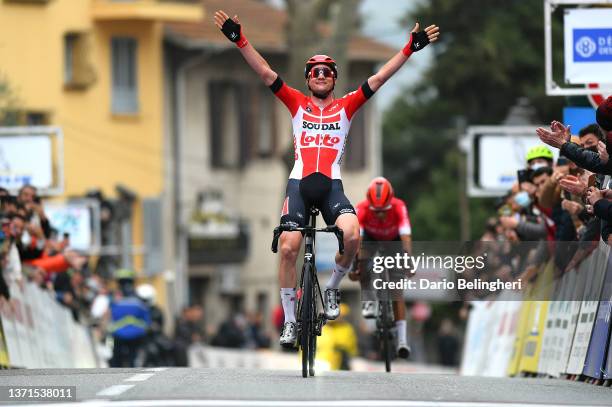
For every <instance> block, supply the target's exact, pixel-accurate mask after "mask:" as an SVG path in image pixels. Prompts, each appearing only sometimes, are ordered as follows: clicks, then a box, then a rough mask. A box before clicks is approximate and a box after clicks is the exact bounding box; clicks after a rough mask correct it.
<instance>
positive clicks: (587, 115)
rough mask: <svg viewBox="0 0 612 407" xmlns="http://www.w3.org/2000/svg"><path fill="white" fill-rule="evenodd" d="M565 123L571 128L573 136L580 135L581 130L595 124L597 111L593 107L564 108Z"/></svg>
mask: <svg viewBox="0 0 612 407" xmlns="http://www.w3.org/2000/svg"><path fill="white" fill-rule="evenodd" d="M563 123H564V124H565V125H566V126H571V131H572V134H578V132H579V131H580V129H582V128H583V127H586V126H588V125H590V124H595V123H597V121H596V120H595V109H593V108H592V107H564V108H563Z"/></svg>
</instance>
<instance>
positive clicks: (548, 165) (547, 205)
mask: <svg viewBox="0 0 612 407" xmlns="http://www.w3.org/2000/svg"><path fill="white" fill-rule="evenodd" d="M596 121H597V122H596V123H593V124H590V125H588V126H586V127H584V128H582V129H579V131H578V134H577V135H575V136H574V135H572V131H571V129H570V128H569V126H566V125H564V124H563V123H561V122H559V121H553V122H552V123H551V125H550V128H542V127H540V128H538V129H537V130H536V133H537V135H538V137H539V138H540V140H541V141H542V142H543V143H544V144H542V145H538V146H535V147H533V148H531V149H530V150H529V151H528V152H527V156H526V157H525V167H524V168H521V169H518V171H517V178H518V181H517V182H516V183H515V184H514V185H513V186H512V188H511V190H510V191H508V192H507V194H506V195H504V196H503V197H501V198H499V199H498V201H497V204H496V209H497V216H495V217H491V218H489V219H488V221H487V224H486V227H485V232H484V234H483V236H482V237H481V241H480V243H478V248H477V249H476V250H478V251H480V252H484V251H486V252H487V253H488V254H490V256H489V258H488V266H490V267H488V268H487V273H486V276H485V277H484V278H488V279H501V280H503V281H517V280H519V279H521V281H523V282H524V283H526V282H529V281H533V280H534V279H535V278H536V277H537V275H538V272H539V270H541V266H542V265H544V264H547V263H548V262H549V261H550V260H552V261H553V264H554V275H555V277H556V278H559V277H561V276H562V275H563V274H564V273H566V272H569V271H570V270H573V269H576V268H577V267H578V266H579V265H580V264H581V263H582V262H583V261H584V260H585V259H587V258H588V257H589V255H590V254H591V253H593V252H594V251H595V250H596V249H597V248H598V247H599V242H600V241H601V240H603V241H604V242H606V243H607V244H608V245H610V244H612V190H611V187H612V182H611V179H612V177H611V176H612V160H610V156H612V97H609V98H608V99H607V100H605V101H604V103H602V104H601V105H600V106H599V108H598V109H597V113H596ZM553 149H557V150H559V154H558V158H557V160H556V161H555V160H554V154H553ZM491 254H492V255H491ZM466 276H467V277H468V278H469V277H476V276H477V274H476V273H473V271H470V272H468V273H466ZM478 277H481V276H478ZM472 294H473V295H474V296H476V297H479V296H486V295H488V294H490V293H486V292H481V293H472ZM467 299H469V298H467Z"/></svg>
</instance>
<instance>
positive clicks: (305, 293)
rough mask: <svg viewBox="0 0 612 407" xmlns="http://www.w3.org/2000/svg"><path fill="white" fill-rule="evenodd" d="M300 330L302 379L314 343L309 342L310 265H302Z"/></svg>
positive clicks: (310, 313)
mask: <svg viewBox="0 0 612 407" xmlns="http://www.w3.org/2000/svg"><path fill="white" fill-rule="evenodd" d="M302 276H303V277H302V278H303V281H302V309H301V312H302V315H301V317H302V329H301V332H300V348H301V349H302V377H308V362H309V361H310V355H311V353H314V350H313V349H312V347H313V345H314V343H313V342H312V341H311V336H312V333H313V331H314V329H313V324H314V320H313V319H312V314H313V305H312V302H313V301H312V299H313V297H312V270H311V265H310V264H308V263H307V264H305V265H304V271H303V273H302Z"/></svg>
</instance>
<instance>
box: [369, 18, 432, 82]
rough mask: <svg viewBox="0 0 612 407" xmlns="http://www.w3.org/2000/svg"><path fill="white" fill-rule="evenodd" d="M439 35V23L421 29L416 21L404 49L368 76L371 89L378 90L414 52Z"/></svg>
mask: <svg viewBox="0 0 612 407" xmlns="http://www.w3.org/2000/svg"><path fill="white" fill-rule="evenodd" d="M439 35H440V29H439V28H438V26H437V25H430V26H429V27H427V28H426V29H425V30H423V31H419V23H416V24H415V26H414V28H413V29H412V32H411V33H410V39H409V40H408V43H407V44H406V46H405V47H404V49H402V50H401V51H399V52H398V53H397V54H395V55H394V56H393V57H392V58H391V59H390V60H389V61H388V62H387V63H386V64H385V65H383V67H382V68H380V70H379V71H378V72H377V73H375V74H374V75H372V76H370V77H369V78H368V85H369V86H370V89H372V91H373V92H376V91H377V90H378V89H379V88H380V87H381V86H382V85H383V84H384V83H385V82H387V80H389V78H391V77H392V76H393V74H395V72H397V71H398V70H399V69H400V68H401V67H402V65H404V63H405V62H406V61H407V60H408V58H410V55H412V53H413V52H416V51H420V50H422V49H423V48H425V46H427V44H429V43H430V42H435V41H437V40H438V36H439Z"/></svg>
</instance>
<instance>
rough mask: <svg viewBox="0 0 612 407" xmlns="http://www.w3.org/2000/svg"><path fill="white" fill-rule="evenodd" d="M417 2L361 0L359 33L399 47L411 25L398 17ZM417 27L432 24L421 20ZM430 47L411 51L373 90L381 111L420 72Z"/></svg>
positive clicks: (426, 63)
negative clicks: (382, 83)
mask: <svg viewBox="0 0 612 407" xmlns="http://www.w3.org/2000/svg"><path fill="white" fill-rule="evenodd" d="M418 3H419V2H418V1H417V0H401V1H396V0H362V3H361V7H360V10H359V12H360V14H361V16H362V21H363V26H362V32H363V33H364V34H365V35H367V36H368V37H371V38H374V39H376V40H378V41H380V42H383V43H385V44H387V45H389V46H391V47H393V48H397V49H398V50H400V49H401V48H403V47H404V45H405V44H406V41H407V40H408V33H409V32H410V31H411V30H412V27H414V22H411V23H410V24H408V25H409V26H401V25H400V21H399V20H400V19H401V18H402V17H403V16H405V15H406V13H407V12H408V11H410V10H411V9H413V8H414V6H415V5H417V4H418ZM420 23H421V29H423V28H425V26H426V25H429V24H432V23H435V22H430V21H421V22H420ZM431 61H432V53H431V48H430V47H427V48H425V49H424V50H423V51H420V52H418V53H416V54H413V55H412V56H411V57H410V59H409V60H408V62H407V63H406V64H405V65H404V66H403V67H402V68H401V69H400V70H399V71H398V72H397V73H396V74H395V75H394V76H393V77H392V78H391V79H390V80H389V81H388V82H387V83H385V85H384V86H383V87H382V88H381V89H380V90H379V91H378V92H377V94H378V96H377V98H376V103H377V105H378V107H379V108H380V109H381V110H384V109H385V108H386V107H388V106H389V105H390V104H391V103H392V102H393V100H394V99H395V98H396V97H397V96H399V94H400V92H401V91H402V90H403V88H404V87H405V86H406V85H409V84H410V83H411V82H412V81H414V80H415V79H418V78H419V76H420V75H422V73H423V71H424V70H425V69H426V68H427V67H428V66H429V64H431Z"/></svg>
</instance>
